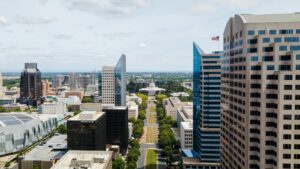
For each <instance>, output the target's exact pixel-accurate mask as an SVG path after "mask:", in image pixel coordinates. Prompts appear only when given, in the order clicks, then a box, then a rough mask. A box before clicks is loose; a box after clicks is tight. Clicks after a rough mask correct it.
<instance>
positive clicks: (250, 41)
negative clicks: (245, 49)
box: [247, 37, 299, 45]
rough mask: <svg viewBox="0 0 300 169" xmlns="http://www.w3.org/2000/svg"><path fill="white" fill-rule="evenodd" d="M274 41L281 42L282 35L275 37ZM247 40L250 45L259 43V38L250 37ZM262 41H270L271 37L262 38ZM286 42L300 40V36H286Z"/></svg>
mask: <svg viewBox="0 0 300 169" xmlns="http://www.w3.org/2000/svg"><path fill="white" fill-rule="evenodd" d="M273 41H274V42H275V43H280V42H281V41H282V38H281V37H275V38H274V39H273ZM247 42H248V44H249V45H254V44H257V39H248V41H247ZM262 42H263V43H270V42H271V38H262ZM284 42H299V37H285V38H284Z"/></svg>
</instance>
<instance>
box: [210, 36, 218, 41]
mask: <svg viewBox="0 0 300 169" xmlns="http://www.w3.org/2000/svg"><path fill="white" fill-rule="evenodd" d="M219 38H220V37H219V36H213V37H212V38H211V40H212V41H219Z"/></svg>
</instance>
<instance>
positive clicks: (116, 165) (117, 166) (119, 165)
mask: <svg viewBox="0 0 300 169" xmlns="http://www.w3.org/2000/svg"><path fill="white" fill-rule="evenodd" d="M112 168H113V169H125V162H124V161H123V159H122V158H121V157H120V156H119V155H118V156H117V157H116V159H115V160H114V161H113V162H112Z"/></svg>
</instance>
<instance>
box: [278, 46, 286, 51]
mask: <svg viewBox="0 0 300 169" xmlns="http://www.w3.org/2000/svg"><path fill="white" fill-rule="evenodd" d="M279 51H287V46H279Z"/></svg>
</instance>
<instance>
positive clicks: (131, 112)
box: [127, 101, 139, 119]
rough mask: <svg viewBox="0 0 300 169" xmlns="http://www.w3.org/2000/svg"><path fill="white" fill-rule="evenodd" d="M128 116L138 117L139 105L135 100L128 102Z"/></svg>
mask: <svg viewBox="0 0 300 169" xmlns="http://www.w3.org/2000/svg"><path fill="white" fill-rule="evenodd" d="M127 106H128V118H131V117H134V118H135V119H137V118H138V115H139V106H138V105H137V104H136V103H135V102H132V101H131V102H128V103H127Z"/></svg>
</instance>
